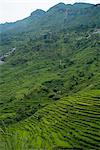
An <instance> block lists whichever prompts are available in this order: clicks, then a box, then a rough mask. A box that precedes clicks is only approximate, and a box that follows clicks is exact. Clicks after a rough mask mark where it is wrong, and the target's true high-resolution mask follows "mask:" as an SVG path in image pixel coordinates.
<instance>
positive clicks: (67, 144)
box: [0, 30, 100, 150]
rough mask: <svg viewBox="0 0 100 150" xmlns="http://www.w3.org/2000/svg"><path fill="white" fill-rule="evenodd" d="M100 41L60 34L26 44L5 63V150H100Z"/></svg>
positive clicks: (1, 144)
mask: <svg viewBox="0 0 100 150" xmlns="http://www.w3.org/2000/svg"><path fill="white" fill-rule="evenodd" d="M87 34H89V35H90V37H89V38H87V37H86V35H87ZM66 36H67V39H66ZM82 37H83V38H82ZM99 38H100V35H98V34H95V35H93V33H92V32H90V30H88V31H87V30H86V31H83V32H78V31H77V30H76V32H74V31H61V32H60V31H59V32H58V33H56V34H55V35H54V33H51V37H50V38H49V39H48V40H47V39H44V38H43V37H42V36H41V37H39V38H38V39H36V40H29V41H28V42H27V41H25V43H24V42H23V44H22V45H19V46H18V47H17V48H16V51H15V53H13V54H12V55H10V56H9V57H7V58H6V59H5V63H4V64H3V65H1V66H0V150H6V149H8V150H25V149H26V150H32V149H39V150H40V149H48V150H49V149H50V150H53V149H55V150H60V149H83V150H91V149H96V150H99V147H100V145H99V136H100V133H99V130H100V117H99V114H100V108H99V100H100V90H99V89H100V84H99V81H100V72H99V67H100V63H99V43H98V41H99ZM51 40H52V42H51ZM66 40H68V41H66Z"/></svg>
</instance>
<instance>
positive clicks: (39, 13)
mask: <svg viewBox="0 0 100 150" xmlns="http://www.w3.org/2000/svg"><path fill="white" fill-rule="evenodd" d="M44 14H45V11H44V10H42V9H36V10H35V11H33V12H32V13H31V16H37V17H41V16H43V15H44Z"/></svg>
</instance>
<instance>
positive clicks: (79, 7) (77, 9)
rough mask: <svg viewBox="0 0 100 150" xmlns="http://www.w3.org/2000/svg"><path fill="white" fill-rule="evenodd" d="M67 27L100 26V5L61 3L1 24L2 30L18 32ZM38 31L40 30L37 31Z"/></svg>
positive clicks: (0, 29)
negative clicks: (13, 21) (46, 9)
mask: <svg viewBox="0 0 100 150" xmlns="http://www.w3.org/2000/svg"><path fill="white" fill-rule="evenodd" d="M64 25H65V26H66V28H72V27H79V26H80V25H87V26H89V27H92V26H97V27H100V6H99V5H93V4H86V3H75V4H73V5H69V4H68V5H65V4H64V3H59V4H57V5H55V6H54V7H52V8H50V9H49V10H48V11H47V12H45V11H43V10H36V11H34V12H32V13H31V15H30V16H29V17H27V18H25V19H23V20H20V21H17V22H15V23H5V24H1V25H0V31H1V32H2V33H3V32H6V31H7V32H10V31H11V33H17V32H23V31H31V30H33V31H36V30H41V28H45V27H46V28H47V27H49V28H52V27H53V29H54V28H55V29H56V28H61V27H62V26H63V27H64ZM37 32H38V31H37Z"/></svg>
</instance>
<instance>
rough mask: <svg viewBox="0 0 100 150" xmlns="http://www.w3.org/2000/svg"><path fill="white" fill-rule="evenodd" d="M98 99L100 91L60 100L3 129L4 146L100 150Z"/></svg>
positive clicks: (8, 147) (2, 147)
mask: <svg viewBox="0 0 100 150" xmlns="http://www.w3.org/2000/svg"><path fill="white" fill-rule="evenodd" d="M99 100H100V91H99V90H91V91H88V93H87V92H81V93H78V94H76V95H74V96H69V97H65V98H62V99H60V100H59V101H56V102H54V103H52V104H50V105H48V106H46V107H44V108H42V109H41V110H38V111H37V112H36V113H35V114H34V115H32V116H31V117H29V118H28V119H25V120H24V121H21V122H20V123H17V124H16V125H13V126H11V127H10V128H9V129H6V131H5V133H4V132H3V131H2V130H1V133H2V135H3V136H2V137H1V139H2V138H3V139H2V141H4V143H3V144H1V149H6V148H7V149H16V150H23V149H26V150H27V149H50V150H52V149H57V150H58V149H63V148H64V149H70V148H72V149H86V150H89V149H95V150H96V149H97V150H99V146H100V143H99V137H100V132H99V130H100V122H99V119H100V116H99V114H100V109H99V107H100V102H99Z"/></svg>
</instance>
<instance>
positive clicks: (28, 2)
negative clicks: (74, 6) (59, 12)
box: [0, 0, 100, 23]
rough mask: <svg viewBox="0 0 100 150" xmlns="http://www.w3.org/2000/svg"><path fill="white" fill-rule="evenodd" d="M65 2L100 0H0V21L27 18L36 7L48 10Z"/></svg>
mask: <svg viewBox="0 0 100 150" xmlns="http://www.w3.org/2000/svg"><path fill="white" fill-rule="evenodd" d="M60 2H64V3H66V4H69V3H75V2H86V3H94V4H96V3H99V2H100V0H0V22H2V23H4V22H14V21H16V20H19V19H22V18H25V17H27V16H29V15H30V13H31V12H32V11H34V10H36V9H43V10H48V9H49V8H50V7H51V6H53V5H55V4H57V3H60Z"/></svg>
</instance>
